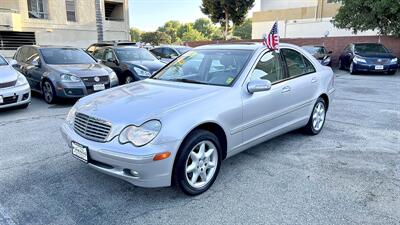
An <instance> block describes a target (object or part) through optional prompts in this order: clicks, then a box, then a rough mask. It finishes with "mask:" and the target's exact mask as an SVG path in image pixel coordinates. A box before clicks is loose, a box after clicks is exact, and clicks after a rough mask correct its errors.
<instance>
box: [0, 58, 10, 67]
mask: <svg viewBox="0 0 400 225" xmlns="http://www.w3.org/2000/svg"><path fill="white" fill-rule="evenodd" d="M5 65H8V63H7V60H5V59H4V58H3V57H2V56H0V66H5Z"/></svg>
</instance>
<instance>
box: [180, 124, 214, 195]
mask: <svg viewBox="0 0 400 225" xmlns="http://www.w3.org/2000/svg"><path fill="white" fill-rule="evenodd" d="M203 146H204V148H203V149H204V152H203V154H202V153H200V151H201V149H202V147H203ZM210 149H214V151H212V152H210ZM207 153H209V155H208V154H207ZM199 154H201V155H199ZM207 155H208V157H207ZM221 157H222V154H221V145H220V143H219V140H218V138H217V137H216V136H215V135H214V134H213V133H211V132H209V131H206V130H195V131H194V132H192V133H191V134H190V135H189V136H188V137H187V138H186V139H185V141H184V142H183V143H182V145H181V147H180V149H179V153H178V155H177V156H176V158H175V163H174V170H173V171H174V172H173V179H174V183H175V184H176V185H177V186H178V187H179V189H180V190H182V191H183V192H184V193H185V194H187V195H199V194H202V193H204V192H205V191H207V190H208V189H209V188H210V187H211V186H212V185H213V183H214V181H215V179H216V178H217V176H218V173H219V169H220V166H221ZM196 159H197V160H196ZM189 170H192V171H193V172H190V171H189ZM195 174H197V175H195ZM194 176H195V178H194ZM204 180H205V181H204Z"/></svg>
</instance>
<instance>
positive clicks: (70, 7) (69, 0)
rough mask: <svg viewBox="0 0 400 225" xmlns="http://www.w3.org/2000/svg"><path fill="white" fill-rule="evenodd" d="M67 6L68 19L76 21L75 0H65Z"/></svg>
mask: <svg viewBox="0 0 400 225" xmlns="http://www.w3.org/2000/svg"><path fill="white" fill-rule="evenodd" d="M65 7H66V10H67V21H70V22H75V21H76V13H75V0H65Z"/></svg>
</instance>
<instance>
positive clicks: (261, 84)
mask: <svg viewBox="0 0 400 225" xmlns="http://www.w3.org/2000/svg"><path fill="white" fill-rule="evenodd" d="M271 87H272V84H271V81H269V80H252V81H250V82H249V83H247V91H248V92H249V93H250V94H253V93H255V92H261V91H268V90H271Z"/></svg>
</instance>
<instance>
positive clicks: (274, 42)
mask: <svg viewBox="0 0 400 225" xmlns="http://www.w3.org/2000/svg"><path fill="white" fill-rule="evenodd" d="M263 45H265V46H267V48H269V49H272V50H279V33H278V22H275V23H274V26H273V27H272V29H271V32H269V34H268V35H265V36H264V40H263Z"/></svg>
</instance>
